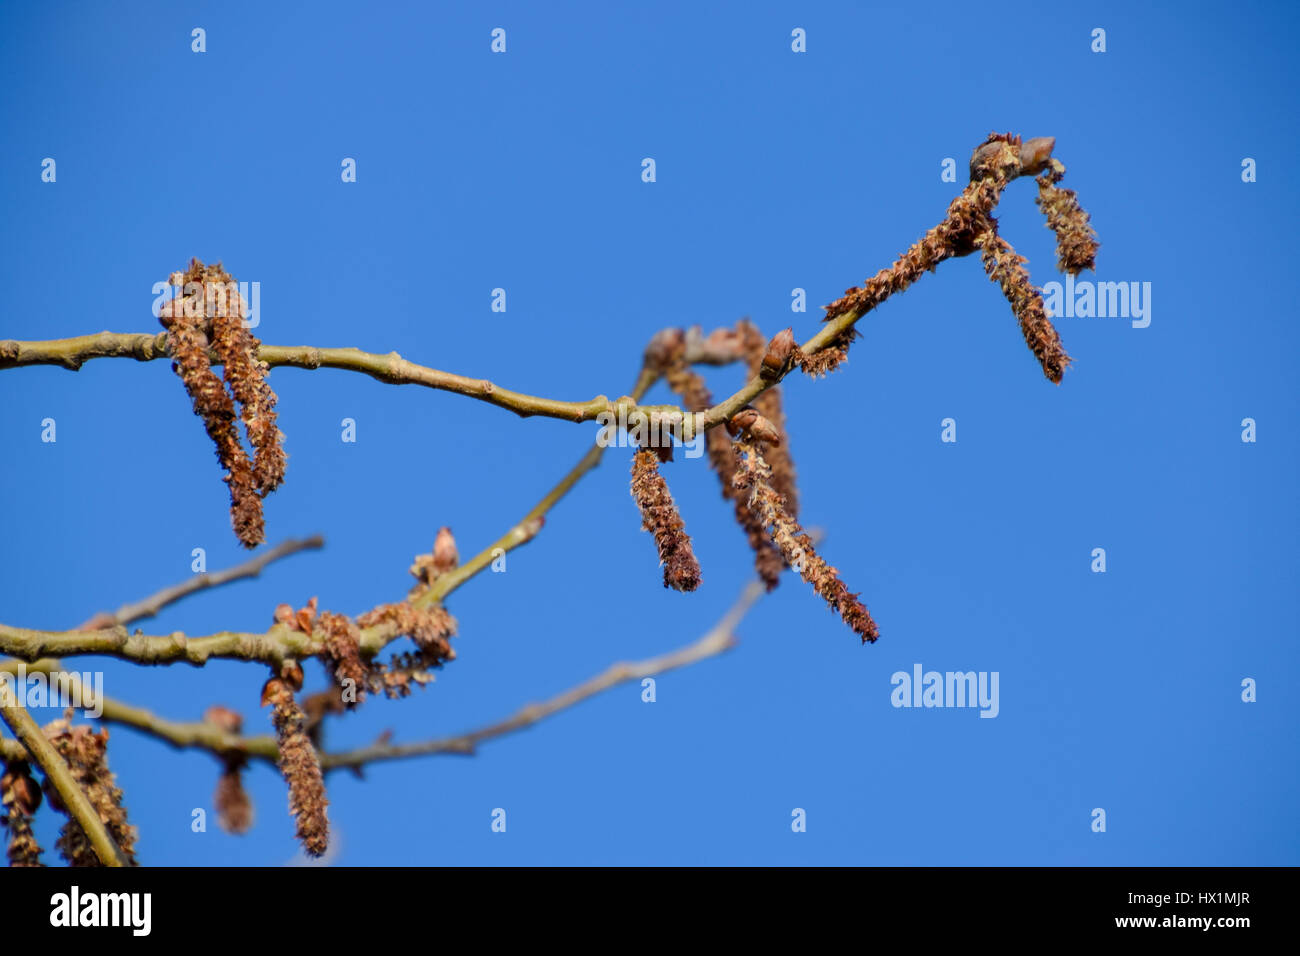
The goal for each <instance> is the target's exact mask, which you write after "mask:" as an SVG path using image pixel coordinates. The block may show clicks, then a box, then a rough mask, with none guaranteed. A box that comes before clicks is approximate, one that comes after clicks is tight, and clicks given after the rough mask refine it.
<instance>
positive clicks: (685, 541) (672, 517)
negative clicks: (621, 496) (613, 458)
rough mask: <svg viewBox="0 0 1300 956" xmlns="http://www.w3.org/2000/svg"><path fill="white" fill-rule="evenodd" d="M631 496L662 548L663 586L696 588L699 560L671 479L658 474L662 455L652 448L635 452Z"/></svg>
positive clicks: (685, 588)
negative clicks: (672, 488)
mask: <svg viewBox="0 0 1300 956" xmlns="http://www.w3.org/2000/svg"><path fill="white" fill-rule="evenodd" d="M632 497H633V498H634V499H635V500H636V505H637V508H639V509H640V511H641V527H642V529H643V530H645V531H649V532H650V534H651V535H653V536H654V540H655V547H656V548H657V549H658V550H659V563H660V564H662V565H663V569H664V587H666V588H674V589H676V590H678V591H694V590H695V589H696V588H698V587H699V586H700V564H699V562H698V561H697V560H696V559H695V552H694V551H693V550H692V548H691V538H690V535H688V534H687V533H686V523H685V522H684V521H682V516H681V515H680V514H679V513H678V511H677V506H676V505H675V504H674V503H673V496H672V494H671V493H670V492H669V491H668V483H667V482H666V481H664V479H663V476H662V475H660V474H659V459H658V457H657V456H656V455H655V453H654V451H653V450H651V449H649V448H638V449H637V451H636V454H634V455H633V456H632Z"/></svg>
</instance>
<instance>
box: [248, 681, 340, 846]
mask: <svg viewBox="0 0 1300 956" xmlns="http://www.w3.org/2000/svg"><path fill="white" fill-rule="evenodd" d="M262 703H263V704H264V705H265V704H270V705H271V723H272V725H273V726H274V727H275V737H276V741H277V743H278V744H279V749H280V759H279V764H280V773H282V774H283V775H284V779H285V782H286V783H288V785H289V812H290V813H291V814H292V815H293V817H294V820H295V821H296V823H297V833H298V839H299V840H300V841H301V842H302V847H303V850H304V851H306V853H307V855H308V856H320V855H321V854H323V853H324V852H325V849H326V847H327V846H328V844H329V819H328V817H327V816H326V813H325V808H326V807H327V806H329V800H327V799H326V797H325V778H324V774H323V773H322V772H321V766H320V758H319V757H318V756H317V754H316V748H315V747H313V746H312V743H311V739H310V738H309V737H308V736H307V731H306V719H307V718H306V714H304V713H303V711H302V708H301V707H299V706H298V701H297V700H296V699H295V698H294V696H293V689H292V687H291V686H290V683H289V681H288V680H285V679H283V678H280V677H272V678H271V679H270V680H269V681H267V682H266V686H265V687H263V688H262Z"/></svg>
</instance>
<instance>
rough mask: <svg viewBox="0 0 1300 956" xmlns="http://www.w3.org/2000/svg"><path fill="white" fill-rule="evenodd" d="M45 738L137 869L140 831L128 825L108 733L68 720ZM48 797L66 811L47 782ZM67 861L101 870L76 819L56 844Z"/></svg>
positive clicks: (49, 729) (53, 727)
mask: <svg viewBox="0 0 1300 956" xmlns="http://www.w3.org/2000/svg"><path fill="white" fill-rule="evenodd" d="M45 734H46V736H47V737H49V738H50V742H51V743H53V744H54V746H55V749H57V750H58V751H59V755H60V756H62V757H63V759H64V761H66V762H67V765H68V769H69V770H70V771H71V772H72V777H73V779H74V780H75V781H76V782H77V785H78V786H80V787H81V789H82V790H83V791H85V794H86V797H87V798H88V799H89V800H90V805H91V806H92V807H94V809H95V812H96V814H98V816H99V819H100V821H101V822H102V823H103V824H104V826H105V828H106V829H107V830H108V833H109V836H111V837H112V838H113V842H114V843H116V844H117V846H118V848H119V849H120V850H121V851H122V855H123V856H124V857H125V858H126V860H127V862H128V863H129V864H130V865H131V866H135V865H136V859H135V841H136V828H135V827H133V826H131V825H130V824H129V823H127V822H126V816H127V814H126V808H125V807H124V806H123V805H122V791H121V790H119V789H118V787H117V784H116V780H115V778H114V776H113V773H112V771H110V770H109V769H108V730H106V729H104V730H100V731H99V732H98V733H95V732H94V731H92V730H91V729H90V728H89V727H73V726H71V724H70V722H69V721H68V720H67V719H66V718H64V719H60V720H56V721H54V722H53V723H52V724H50V725H49V726H48V727H46V728H45ZM45 788H46V790H45V794H46V796H47V797H48V798H49V800H50V805H51V806H52V807H55V808H56V809H59V810H64V807H63V804H62V801H61V800H60V799H59V797H58V791H56V790H54V788H53V784H51V783H50V781H49V779H48V778H47V779H46V781H45ZM54 845H55V846H56V847H57V848H58V850H59V852H60V853H62V854H63V858H64V859H65V860H67V861H68V863H70V864H71V865H72V866H100V865H101V863H100V859H99V854H98V853H96V852H95V848H94V847H93V846H92V845H91V842H90V838H89V837H88V836H86V831H84V830H83V829H82V828H81V824H80V823H78V822H77V821H76V820H75V819H74V818H73V817H71V816H69V817H68V821H67V823H65V824H64V825H63V829H62V830H61V831H60V833H59V839H58V840H57V841H55V844H54Z"/></svg>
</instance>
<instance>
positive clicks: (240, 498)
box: [160, 259, 266, 548]
mask: <svg viewBox="0 0 1300 956" xmlns="http://www.w3.org/2000/svg"><path fill="white" fill-rule="evenodd" d="M204 276H205V270H204V266H203V264H202V263H201V262H199V261H198V260H197V259H195V260H193V261H192V262H191V263H190V268H189V271H187V272H185V273H177V274H176V275H174V276H173V277H172V283H173V285H178V286H181V287H182V288H184V287H185V286H188V285H190V284H191V283H199V284H200V289H199V291H198V292H197V293H195V294H192V295H185V296H182V297H180V298H176V299H173V300H172V301H171V302H168V303H166V304H165V305H164V307H163V310H162V312H161V315H160V320H161V321H162V323H163V325H164V326H166V328H167V348H168V351H169V352H170V354H171V356H172V370H173V371H175V372H176V374H177V375H178V376H180V379H181V382H182V384H183V385H184V386H185V391H186V392H187V393H189V396H190V400H191V402H192V403H193V406H194V414H195V415H197V416H198V417H199V418H200V419H202V421H203V427H204V428H205V429H206V430H207V433H208V437H209V438H211V439H212V442H213V444H214V445H216V450H217V459H218V461H220V462H221V467H222V468H224V469H225V470H226V476H225V478H224V479H223V480H224V481H225V482H226V484H227V485H228V486H229V488H230V520H231V524H232V526H233V527H234V530H235V536H236V537H237V538H238V539H239V541H240V543H241V544H242V545H244V547H246V548H254V547H257V545H259V544H261V543H262V542H263V541H264V540H265V538H266V528H265V521H264V519H263V517H262V499H261V497H260V496H259V495H258V493H257V480H256V478H255V477H254V475H253V466H252V463H251V462H250V461H249V459H248V454H247V453H246V452H245V451H244V446H243V445H242V444H240V441H239V430H238V428H237V427H236V424H235V421H236V413H235V404H234V401H233V400H232V399H231V397H230V396H229V395H228V394H227V393H226V389H225V386H224V385H223V384H222V381H221V379H220V378H218V377H217V375H216V373H215V372H213V371H212V368H211V365H210V364H209V360H208V346H209V341H208V320H207V316H206V305H205V302H204V293H203V291H202V286H201V283H202V282H203V280H204Z"/></svg>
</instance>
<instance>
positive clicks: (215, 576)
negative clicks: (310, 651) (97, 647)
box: [80, 534, 325, 630]
mask: <svg viewBox="0 0 1300 956" xmlns="http://www.w3.org/2000/svg"><path fill="white" fill-rule="evenodd" d="M324 546H325V539H324V538H323V537H321V536H320V535H318V534H317V535H313V536H312V537H310V538H298V539H292V538H291V539H290V540H288V541H282V542H281V543H280V544H277V545H276V546H275V547H274V548H272V549H271V550H269V551H266V552H264V553H262V554H259V555H258V556H257V557H255V558H250V559H249V560H247V561H245V562H244V563H243V564H237V565H235V566H234V567H233V568H226V569H225V570H223V571H213V572H212V573H210V574H209V573H208V572H206V571H205V572H203V573H202V574H196V575H194V576H192V577H190V578H188V579H187V580H185V581H183V582H181V583H180V584H175V585H172V586H171V587H169V588H163V589H162V590H161V591H159V592H157V593H156V594H152V595H150V596H149V597H147V598H145V599H143V600H141V601H135V602H134V603H132V604H123V605H122V606H121V607H120V608H118V609H117V610H116V611H113V612H112V613H109V612H106V611H102V612H100V613H99V614H96V615H95V616H94V617H92V618H91V619H90V620H89V621H87V622H86V623H85V624H83V625H82V626H81V628H80V630H96V629H98V628H102V627H112V626H113V625H114V624H131V623H133V622H135V621H140V620H144V619H145V618H150V617H154V616H156V615H157V614H158V612H159V611H161V610H162V609H163V608H164V607H166V606H167V605H169V604H175V603H176V602H177V601H179V600H181V599H182V598H184V597H188V596H189V595H191V594H194V593H195V592H196V591H204V590H208V589H210V588H216V587H220V586H221V585H223V584H229V583H230V582H231V581H238V580H241V579H243V578H255V577H257V576H258V575H259V574H261V573H262V569H263V568H265V567H266V566H267V565H268V564H270V563H271V562H272V561H278V560H280V559H281V558H287V557H288V556H289V555H291V554H297V553H298V552H299V551H312V550H316V549H318V548H323V547H324Z"/></svg>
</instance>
